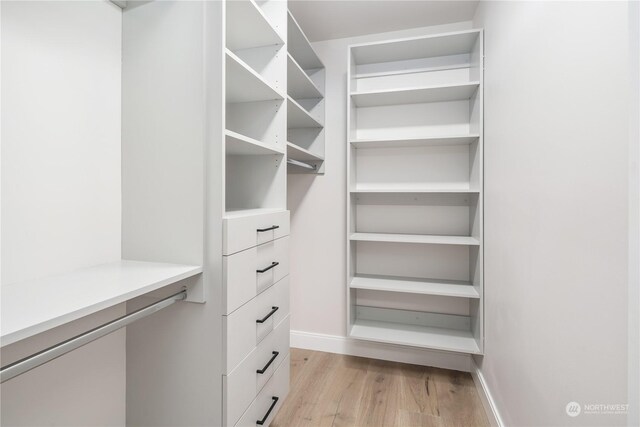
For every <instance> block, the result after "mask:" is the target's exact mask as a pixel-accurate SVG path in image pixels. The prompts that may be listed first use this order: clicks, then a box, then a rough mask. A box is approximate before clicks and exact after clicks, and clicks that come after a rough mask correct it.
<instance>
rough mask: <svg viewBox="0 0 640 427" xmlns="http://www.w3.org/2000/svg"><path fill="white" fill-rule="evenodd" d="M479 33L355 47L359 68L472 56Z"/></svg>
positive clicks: (382, 42)
mask: <svg viewBox="0 0 640 427" xmlns="http://www.w3.org/2000/svg"><path fill="white" fill-rule="evenodd" d="M479 34H480V31H479V30H470V31H459V32H454V33H447V34H437V35H430V36H422V37H411V38H404V39H397V40H388V41H381V42H373V43H363V44H358V45H353V46H352V52H353V57H354V60H355V63H356V65H363V64H377V63H380V62H394V61H407V60H412V59H422V58H433V57H437V56H450V55H461V54H468V53H471V51H472V50H473V46H474V45H475V44H476V42H477V40H478V36H479Z"/></svg>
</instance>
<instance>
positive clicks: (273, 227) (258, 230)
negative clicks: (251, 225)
mask: <svg viewBox="0 0 640 427" xmlns="http://www.w3.org/2000/svg"><path fill="white" fill-rule="evenodd" d="M276 228H280V226H279V225H272V226H271V227H269V228H258V229H257V230H256V231H257V232H258V233H264V232H265V231H271V230H275V229H276Z"/></svg>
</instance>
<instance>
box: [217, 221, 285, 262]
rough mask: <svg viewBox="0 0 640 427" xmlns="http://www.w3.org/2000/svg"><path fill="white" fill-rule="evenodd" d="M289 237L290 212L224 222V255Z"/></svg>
mask: <svg viewBox="0 0 640 427" xmlns="http://www.w3.org/2000/svg"><path fill="white" fill-rule="evenodd" d="M288 235H289V211H280V212H271V213H266V214H259V215H250V216H244V217H238V218H226V219H225V220H224V221H223V232H222V240H223V242H222V253H223V255H231V254H235V253H236V252H240V251H243V250H245V249H248V248H252V247H254V246H257V245H260V244H262V243H266V242H270V241H271V240H274V239H279V238H280V237H284V236H288Z"/></svg>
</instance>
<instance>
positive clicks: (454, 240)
mask: <svg viewBox="0 0 640 427" xmlns="http://www.w3.org/2000/svg"><path fill="white" fill-rule="evenodd" d="M349 239H350V240H351V241H359V242H386V243H423V244H432V245H462V246H478V245H480V242H479V241H478V239H476V238H475V237H470V236H437V235H428V234H390V233H353V234H351V236H350V237H349Z"/></svg>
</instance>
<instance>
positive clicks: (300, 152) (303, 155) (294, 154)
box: [287, 142, 324, 162]
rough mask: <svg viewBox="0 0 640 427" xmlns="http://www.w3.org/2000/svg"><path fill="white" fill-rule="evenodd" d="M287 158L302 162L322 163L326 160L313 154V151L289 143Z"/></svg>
mask: <svg viewBox="0 0 640 427" xmlns="http://www.w3.org/2000/svg"><path fill="white" fill-rule="evenodd" d="M287 157H288V158H290V159H293V160H298V161H300V162H309V161H311V162H322V161H323V160H324V158H323V157H322V156H320V155H317V154H313V153H312V152H311V151H309V150H307V149H304V148H302V147H300V146H299V145H296V144H293V143H291V142H287Z"/></svg>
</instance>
